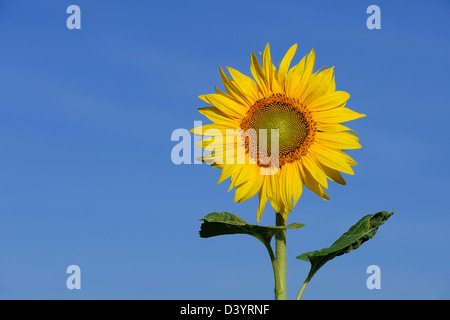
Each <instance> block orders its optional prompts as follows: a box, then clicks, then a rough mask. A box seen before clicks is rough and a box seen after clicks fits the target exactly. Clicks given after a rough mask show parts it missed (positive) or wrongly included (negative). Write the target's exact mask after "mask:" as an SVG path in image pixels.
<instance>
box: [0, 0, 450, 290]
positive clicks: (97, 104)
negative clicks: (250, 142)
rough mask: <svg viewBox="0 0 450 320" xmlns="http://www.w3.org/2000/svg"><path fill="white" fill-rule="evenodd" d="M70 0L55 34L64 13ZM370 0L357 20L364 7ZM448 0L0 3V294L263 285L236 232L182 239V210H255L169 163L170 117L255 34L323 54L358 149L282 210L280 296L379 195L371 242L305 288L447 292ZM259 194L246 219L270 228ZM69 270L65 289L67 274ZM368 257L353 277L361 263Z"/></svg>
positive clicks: (185, 225)
mask: <svg viewBox="0 0 450 320" xmlns="http://www.w3.org/2000/svg"><path fill="white" fill-rule="evenodd" d="M71 4H76V5H78V6H79V7H80V8H81V29H80V30H68V29H67V27H66V19H67V17H68V16H69V15H68V14H67V13H66V8H67V7H68V6H69V5H71ZM371 4H377V5H378V6H380V8H381V29H380V30H369V29H368V28H367V27H366V19H367V18H368V17H369V15H368V14H367V13H366V8H367V7H368V6H369V5H371ZM449 18H450V4H449V3H448V2H447V1H444V0H442V1H428V2H426V3H424V2H420V1H395V3H394V2H393V1H376V2H372V1H356V0H354V1H277V2H267V1H227V2H219V1H167V2H163V1H133V2H129V1H127V2H125V1H83V0H74V1H0V42H1V50H0V146H1V157H0V181H1V183H0V298H1V299H272V298H273V276H272V269H271V265H270V261H269V258H268V255H267V253H266V251H265V248H264V247H263V246H262V245H260V243H259V242H258V241H257V240H255V239H253V238H251V237H248V236H244V235H239V236H227V237H217V238H210V239H201V238H200V237H199V235H198V230H199V227H200V222H199V221H197V219H199V218H202V217H203V216H204V215H206V214H207V213H209V212H211V211H229V212H232V213H235V214H237V215H239V216H240V217H242V218H243V219H245V220H246V221H247V222H249V223H256V209H257V205H258V203H257V198H256V197H254V198H252V199H250V200H249V201H247V202H244V203H242V204H237V203H234V202H233V198H234V193H233V192H230V193H227V190H228V186H229V184H228V183H229V182H228V181H227V182H224V183H222V184H220V185H216V181H217V179H218V177H219V173H220V172H219V171H218V170H215V169H212V168H209V167H208V166H207V165H204V164H203V165H179V166H177V165H175V164H173V163H172V161H171V158H170V154H171V150H172V148H173V147H174V145H175V144H176V142H172V141H171V139H170V138H171V134H172V132H173V130H175V129H177V128H186V129H190V128H191V127H192V126H193V122H194V121H196V120H202V121H205V122H206V120H205V118H203V117H202V116H201V115H200V114H199V113H198V112H197V111H196V110H197V108H199V107H204V106H205V104H204V103H203V102H202V101H201V100H200V99H198V95H200V94H205V93H211V92H213V90H214V87H215V86H218V87H219V88H220V87H221V82H220V75H219V65H221V66H231V67H233V68H235V69H238V70H240V71H242V72H244V73H246V74H250V52H252V51H254V52H259V51H262V50H263V49H264V47H265V45H266V43H267V42H270V45H271V51H272V57H273V59H274V62H275V64H278V63H279V61H280V60H281V58H282V57H283V55H284V53H285V52H286V50H287V49H288V48H289V47H290V46H291V45H292V44H294V43H298V45H299V49H298V51H297V55H296V58H295V59H296V61H299V59H300V58H301V57H302V56H303V55H305V54H307V53H308V52H309V51H310V50H311V49H312V48H314V49H315V51H316V69H318V68H320V67H323V66H335V72H336V83H337V89H338V90H344V91H347V92H349V93H350V94H351V98H350V100H349V102H348V106H349V107H350V108H352V109H353V110H355V111H357V112H361V113H364V114H367V117H365V118H362V119H359V120H356V121H353V122H351V123H350V124H349V126H350V127H351V128H352V129H354V130H355V131H357V132H358V135H359V137H360V142H361V144H362V146H363V148H362V149H359V150H353V151H351V152H349V154H350V155H352V157H354V158H355V160H356V161H358V163H359V164H358V166H356V167H355V175H354V176H346V180H347V182H348V184H347V185H346V186H341V185H337V184H330V186H329V190H328V194H329V196H330V197H331V200H330V201H327V202H325V201H323V200H321V199H319V198H318V197H317V196H316V195H314V194H313V193H312V192H310V191H306V192H304V194H303V195H302V198H301V200H300V202H299V204H298V205H297V206H296V207H295V209H294V212H293V213H292V214H291V215H290V216H289V220H288V222H301V223H304V224H306V227H304V228H302V229H299V230H290V232H289V233H288V245H287V246H288V248H287V250H288V252H287V254H288V265H287V268H288V298H291V299H294V298H295V296H296V294H297V292H298V289H299V288H300V285H301V283H302V282H303V280H304V278H305V277H306V275H307V273H308V271H309V264H308V263H306V262H303V261H299V260H297V259H295V257H296V256H297V255H299V254H301V253H303V252H306V251H310V250H315V249H321V248H323V247H327V246H329V245H330V244H331V243H332V242H333V241H334V240H336V239H337V238H338V237H339V236H340V235H341V234H342V233H343V232H345V231H346V230H347V229H348V228H349V227H350V226H351V225H352V224H354V223H355V222H356V221H357V220H359V219H360V218H361V217H362V216H363V215H366V214H368V213H374V212H377V211H379V210H391V209H393V208H394V209H395V215H394V216H393V217H392V218H391V219H390V220H389V221H388V222H387V223H386V224H385V225H383V226H382V227H381V228H380V230H379V232H378V234H377V235H376V236H375V238H374V239H372V240H370V241H368V242H367V243H365V244H364V245H363V246H362V247H361V248H359V249H358V250H357V251H354V252H352V253H350V254H348V255H345V256H341V257H338V258H336V259H335V260H333V261H331V262H329V264H327V265H326V266H325V267H323V268H322V269H321V270H320V271H319V272H318V273H317V274H316V275H315V277H314V278H313V279H312V281H311V282H310V284H309V286H308V288H307V289H306V291H305V294H304V296H303V298H304V299H449V298H450V275H449V272H448V265H449V263H450V254H449V240H450V236H449V233H448V225H449V223H450V218H449V209H448V184H449V181H450V175H449V170H448V158H449V155H450V154H449V149H448V139H449V134H448V126H447V125H448V119H449V118H450V112H449V105H448V104H449V101H450V93H449V90H448V88H449V76H448V75H449V72H450V68H449V62H448V55H449V52H450V44H449V41H448V40H449V38H448V37H449V36H448V30H450V28H449V27H450V25H449V24H450V22H449V21H450V19H449ZM273 223H274V212H273V210H272V209H271V208H270V206H267V207H266V210H265V212H264V215H263V217H262V219H261V224H266V225H273ZM73 264H76V265H78V266H80V268H81V289H80V290H68V289H67V287H66V279H67V277H68V276H69V275H68V274H66V268H67V267H68V266H69V265H73ZM373 264H375V265H378V266H379V267H380V269H381V289H380V290H369V289H367V287H366V279H367V277H368V276H369V275H368V274H367V273H366V268H367V267H368V266H369V265H373Z"/></svg>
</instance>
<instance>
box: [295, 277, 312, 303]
mask: <svg viewBox="0 0 450 320" xmlns="http://www.w3.org/2000/svg"><path fill="white" fill-rule="evenodd" d="M311 278H312V274H308V277H306V280H305V282H303V285H302V287H301V288H300V291H299V292H298V295H297V300H300V299H301V298H302V296H303V292H304V291H305V289H306V286H307V285H308V283H309V280H311Z"/></svg>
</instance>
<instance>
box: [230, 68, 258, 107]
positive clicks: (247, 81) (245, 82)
mask: <svg viewBox="0 0 450 320" xmlns="http://www.w3.org/2000/svg"><path fill="white" fill-rule="evenodd" d="M227 69H228V72H229V73H230V75H231V77H233V80H234V81H235V83H236V85H237V86H238V87H239V88H240V89H241V91H242V92H243V93H244V94H246V95H247V96H248V97H250V98H251V101H250V102H251V103H252V104H253V103H254V102H255V101H256V100H258V99H260V96H259V93H258V85H257V84H256V82H255V81H254V80H253V79H252V78H250V77H248V76H246V75H245V74H242V73H241V72H239V71H238V70H235V69H233V68H230V67H227Z"/></svg>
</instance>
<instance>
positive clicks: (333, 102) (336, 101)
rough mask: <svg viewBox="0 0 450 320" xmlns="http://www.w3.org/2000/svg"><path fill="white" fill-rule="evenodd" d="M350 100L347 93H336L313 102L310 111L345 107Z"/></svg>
mask: <svg viewBox="0 0 450 320" xmlns="http://www.w3.org/2000/svg"><path fill="white" fill-rule="evenodd" d="M349 98H350V94H348V93H347V92H345V91H335V92H332V93H329V94H326V95H323V96H321V97H319V98H317V99H315V100H313V101H312V102H310V103H309V104H308V109H309V110H310V111H324V110H329V109H332V108H337V107H343V106H344V105H345V103H346V102H347V100H348V99H349Z"/></svg>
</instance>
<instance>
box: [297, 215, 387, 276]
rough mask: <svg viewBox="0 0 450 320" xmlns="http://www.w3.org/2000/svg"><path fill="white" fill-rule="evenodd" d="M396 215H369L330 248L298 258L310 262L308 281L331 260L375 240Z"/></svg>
mask: <svg viewBox="0 0 450 320" xmlns="http://www.w3.org/2000/svg"><path fill="white" fill-rule="evenodd" d="M393 214H394V211H392V212H387V211H380V212H377V213H374V214H369V215H366V216H364V217H363V218H361V219H360V220H359V221H358V222H357V223H356V224H355V225H353V226H352V227H351V228H350V229H349V230H348V231H347V232H345V233H344V234H343V235H342V236H341V237H340V238H339V239H337V240H336V241H335V242H334V243H333V244H332V245H331V246H330V247H328V248H324V249H321V250H316V251H310V252H306V253H303V254H301V255H299V256H297V259H300V260H304V261H309V262H310V263H311V270H310V272H309V275H308V278H307V280H308V281H309V279H311V278H312V276H313V275H314V274H315V273H316V272H317V271H318V270H319V269H320V268H321V267H322V266H323V265H324V264H325V263H327V262H328V261H330V260H331V259H333V258H335V257H337V256H340V255H343V254H344V253H349V252H350V251H352V250H355V249H357V248H359V247H360V246H361V245H362V244H363V243H364V242H366V241H367V240H369V239H371V238H373V237H374V236H375V234H376V233H377V231H378V227H379V226H381V225H382V224H383V223H385V222H386V220H387V219H389V218H390V217H391V216H392V215H393Z"/></svg>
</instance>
